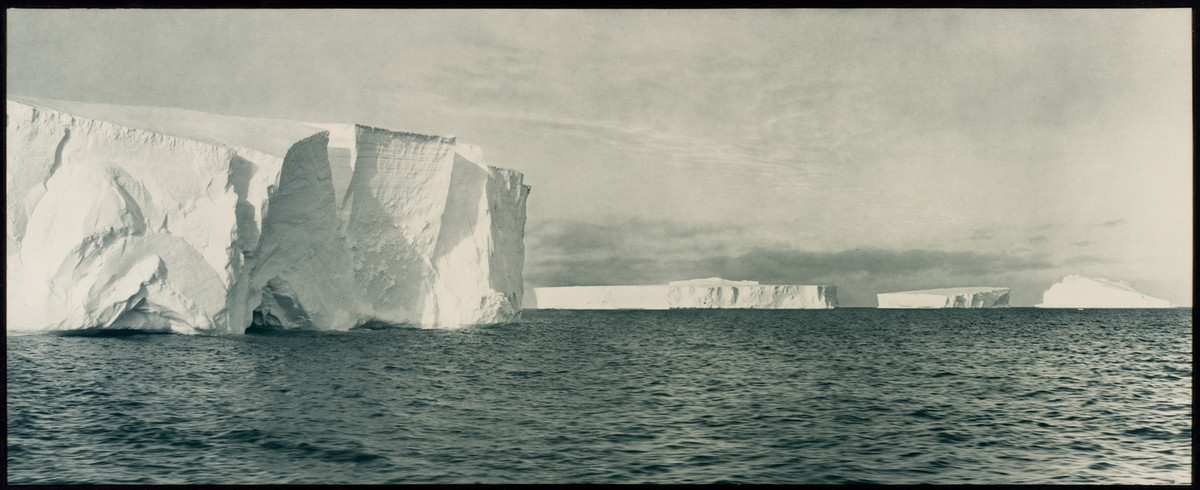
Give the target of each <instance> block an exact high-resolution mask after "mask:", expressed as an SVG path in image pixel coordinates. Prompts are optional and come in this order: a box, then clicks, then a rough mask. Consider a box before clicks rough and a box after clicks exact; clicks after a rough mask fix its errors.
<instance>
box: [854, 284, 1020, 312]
mask: <svg viewBox="0 0 1200 490" xmlns="http://www.w3.org/2000/svg"><path fill="white" fill-rule="evenodd" d="M1008 293H1009V289H1008V288H995V287H967V288H941V289H922V290H918V291H900V292H895V293H881V294H877V295H876V299H877V300H878V301H879V307H880V308H995V307H1004V306H1008Z"/></svg>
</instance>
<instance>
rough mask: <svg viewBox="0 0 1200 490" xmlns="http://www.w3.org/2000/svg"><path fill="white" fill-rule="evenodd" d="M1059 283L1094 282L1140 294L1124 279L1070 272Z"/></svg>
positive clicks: (1078, 283) (1079, 283)
mask: <svg viewBox="0 0 1200 490" xmlns="http://www.w3.org/2000/svg"><path fill="white" fill-rule="evenodd" d="M1059 283H1060V284H1064V285H1083V284H1088V283H1094V284H1097V285H1102V286H1108V287H1110V288H1113V289H1123V290H1125V291H1129V292H1131V293H1138V294H1142V293H1141V292H1140V291H1138V290H1136V289H1133V286H1130V285H1129V283H1127V282H1125V281H1112V280H1108V279H1105V278H1103V277H1084V276H1081V275H1079V274H1071V275H1069V276H1067V277H1064V278H1063V280H1061V281H1059Z"/></svg>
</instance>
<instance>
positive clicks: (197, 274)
mask: <svg viewBox="0 0 1200 490" xmlns="http://www.w3.org/2000/svg"><path fill="white" fill-rule="evenodd" d="M6 110H7V119H6V138H7V144H6V158H7V160H6V161H7V165H6V170H5V177H6V201H7V203H6V205H7V216H8V221H7V226H6V231H7V238H6V245H7V247H6V248H7V269H6V277H5V279H6V300H7V303H8V305H7V308H6V321H7V325H8V327H7V328H8V332H10V333H13V332H22V331H45V330H80V329H94V328H100V329H104V328H108V329H115V328H132V329H145V330H161V331H172V332H179V333H240V332H243V331H244V330H245V329H246V328H247V327H249V326H252V325H253V326H254V327H255V328H263V329H347V328H351V327H353V326H355V325H358V324H362V323H365V322H370V321H380V322H385V323H395V324H411V325H421V326H426V327H455V326H461V325H472V324H494V323H502V322H507V321H511V320H514V319H517V318H519V315H520V305H521V301H522V294H523V291H522V277H521V273H522V268H523V266H524V246H523V241H522V240H523V234H524V226H525V201H526V197H527V196H528V193H529V187H527V186H525V185H523V182H522V180H523V177H522V175H521V174H520V173H518V172H515V171H512V170H505V169H500V168H496V167H489V166H486V165H484V164H483V163H482V158H481V152H480V151H479V150H478V149H477V148H474V147H471V146H468V145H464V144H462V143H459V142H457V141H456V140H455V139H454V138H452V137H439V136H425V135H418V134H411V133H401V132H393V131H388V130H383V129H378V128H372V127H367V126H361V125H311V124H301V123H294V122H286V121H273V120H263V119H248V118H236V117H226V116H216V115H211V114H203V113H197V112H193V111H182V110H176V109H158V108H143V107H123V106H101V105H94V104H80V103H68V102H61V101H41V100H36V99H17V100H14V99H10V100H8V102H7V104H6Z"/></svg>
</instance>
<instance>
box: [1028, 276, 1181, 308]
mask: <svg viewBox="0 0 1200 490" xmlns="http://www.w3.org/2000/svg"><path fill="white" fill-rule="evenodd" d="M1036 306H1037V307H1038V308H1174V307H1176V305H1175V304H1174V303H1171V302H1170V301H1167V300H1165V299H1159V298H1154V297H1151V296H1147V295H1145V294H1142V293H1140V292H1138V291H1136V290H1134V289H1133V287H1131V286H1130V285H1129V284H1127V283H1125V282H1121V281H1110V280H1108V279H1104V278H1090V277H1083V276H1079V275H1074V274H1072V275H1069V276H1067V277H1064V278H1063V280H1062V281H1060V282H1057V283H1055V284H1054V285H1052V286H1050V289H1047V290H1046V292H1044V293H1042V302H1041V304H1038V305H1036Z"/></svg>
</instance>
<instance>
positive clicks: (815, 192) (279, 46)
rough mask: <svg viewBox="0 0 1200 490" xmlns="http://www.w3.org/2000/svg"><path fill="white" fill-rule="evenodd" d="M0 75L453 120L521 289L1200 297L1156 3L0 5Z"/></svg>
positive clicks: (236, 105) (112, 91)
mask: <svg viewBox="0 0 1200 490" xmlns="http://www.w3.org/2000/svg"><path fill="white" fill-rule="evenodd" d="M7 27H8V39H7V55H8V59H7V62H8V67H7V87H8V89H7V90H8V92H9V94H19V95H27V96H34V97H44V98H56V99H66V100H79V101H86V102H100V103H116V104H135V105H159V106H170V107H180V108H186V109H195V110H202V111H209V112H215V113H220V114H230V115H242V116H255V117H274V118H285V119H295V120H301V121H309V122H359V123H364V124H370V125H375V126H383V127H387V128H390V129H396V130H405V131H414V132H422V133H432V134H443V135H449V134H453V135H457V136H458V137H459V138H460V139H461V140H463V141H467V142H470V143H474V144H477V145H480V146H482V147H483V149H484V153H485V158H486V160H487V163H489V164H492V165H497V166H502V167H508V168H513V169H517V170H520V171H522V172H524V173H525V181H526V183H527V184H530V185H532V186H533V191H532V193H531V195H530V198H529V208H528V213H529V218H528V224H527V227H526V238H525V244H526V252H527V255H526V266H525V277H526V283H527V286H532V287H536V286H569V285H597V284H651V283H662V282H666V281H668V280H677V279H688V278H696V277H709V276H721V277H725V278H727V279H738V280H757V281H760V282H763V283H777V284H778V283H783V284H836V285H838V287H839V289H838V295H839V299H840V300H841V303H842V304H843V305H844V306H873V305H874V304H875V297H874V295H875V293H879V292H888V291H897V290H905V289H923V288H934V287H955V286H1008V287H1011V288H1013V292H1012V302H1013V304H1014V305H1018V306H1028V305H1032V304H1035V303H1038V302H1040V300H1041V293H1042V291H1044V290H1045V289H1047V288H1048V287H1049V286H1050V285H1051V284H1052V283H1054V282H1056V281H1058V280H1059V279H1061V278H1062V277H1063V276H1065V275H1067V274H1071V273H1077V274H1083V275H1088V276H1093V277H1106V278H1109V279H1117V280H1124V281H1127V282H1129V283H1131V284H1132V285H1133V286H1134V287H1135V288H1137V289H1139V290H1141V291H1143V292H1145V293H1147V294H1150V295H1153V296H1157V297H1161V298H1165V299H1168V300H1170V301H1173V302H1175V303H1177V304H1181V305H1188V306H1190V305H1191V304H1192V301H1191V295H1192V272H1191V271H1192V250H1193V249H1192V230H1193V221H1192V202H1193V195H1192V157H1193V144H1192V132H1193V128H1192V93H1191V83H1192V78H1191V64H1192V60H1191V32H1190V29H1191V17H1190V12H1189V11H1188V10H1185V9H1155V10H1067V11H1055V10H994V11H993V10H795V11H793V10H703V11H671V10H667V11H662V10H658V11H537V10H532V11H385V12H380V11H308V12H305V11H169V12H165V11H130V10H120V11H95V10H80V11H29V10H9V11H8V26H7Z"/></svg>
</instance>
